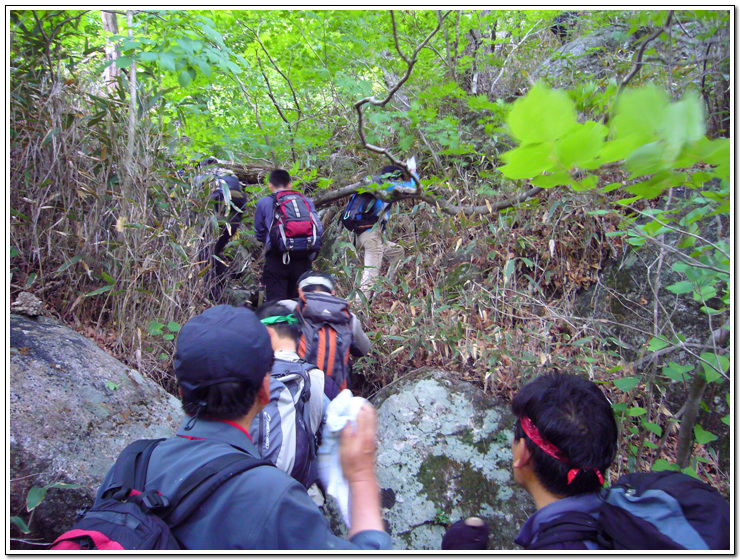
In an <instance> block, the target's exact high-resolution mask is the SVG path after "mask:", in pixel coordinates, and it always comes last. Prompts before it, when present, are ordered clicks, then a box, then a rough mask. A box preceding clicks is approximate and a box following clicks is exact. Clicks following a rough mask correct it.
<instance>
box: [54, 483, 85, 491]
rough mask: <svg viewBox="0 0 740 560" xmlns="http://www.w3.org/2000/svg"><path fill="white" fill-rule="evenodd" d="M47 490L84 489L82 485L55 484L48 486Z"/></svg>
mask: <svg viewBox="0 0 740 560" xmlns="http://www.w3.org/2000/svg"><path fill="white" fill-rule="evenodd" d="M47 488H59V489H60V490H75V489H77V488H84V486H83V485H82V484H69V483H68V482H55V483H53V484H49V485H48V486H47Z"/></svg>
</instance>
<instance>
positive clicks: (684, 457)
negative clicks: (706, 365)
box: [676, 320, 730, 469]
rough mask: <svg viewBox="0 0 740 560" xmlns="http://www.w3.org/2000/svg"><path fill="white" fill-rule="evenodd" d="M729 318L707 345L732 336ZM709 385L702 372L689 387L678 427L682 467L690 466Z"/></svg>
mask: <svg viewBox="0 0 740 560" xmlns="http://www.w3.org/2000/svg"><path fill="white" fill-rule="evenodd" d="M729 326H730V322H729V320H728V321H727V322H726V323H725V325H724V326H722V327H720V328H719V329H717V330H715V331H714V332H713V333H712V335H711V336H710V337H709V340H708V341H707V345H711V346H714V347H715V348H719V347H721V346H723V345H724V344H726V343H727V341H728V340H729V338H730V331H729V330H728V329H727V328H725V327H729ZM706 387H707V380H706V377H705V376H704V374H703V373H702V372H697V373H695V374H694V379H693V380H692V382H691V388H690V389H689V396H688V398H687V399H686V404H685V405H684V407H685V408H684V415H683V418H682V419H681V426H680V427H679V429H678V448H677V450H676V463H677V464H678V466H679V467H681V468H682V469H685V468H686V467H688V466H689V459H691V450H692V448H693V443H694V426H696V419H697V417H698V416H699V406H700V405H701V397H702V395H703V394H704V389H706Z"/></svg>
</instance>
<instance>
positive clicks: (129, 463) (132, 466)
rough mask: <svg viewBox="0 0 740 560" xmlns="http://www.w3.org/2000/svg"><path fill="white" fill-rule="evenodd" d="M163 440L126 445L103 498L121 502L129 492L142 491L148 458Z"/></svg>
mask: <svg viewBox="0 0 740 560" xmlns="http://www.w3.org/2000/svg"><path fill="white" fill-rule="evenodd" d="M164 439H165V438H161V439H140V440H137V441H134V442H133V443H130V444H129V445H127V446H126V448H125V449H124V450H123V451H122V452H121V454H120V455H119V456H118V459H117V460H116V463H115V465H114V466H113V476H112V478H111V483H110V485H109V486H108V488H106V490H105V491H104V493H103V497H104V498H108V497H111V498H113V499H116V500H123V499H124V498H126V497H127V496H128V495H129V494H130V492H131V490H134V489H136V490H140V491H143V490H144V485H145V484H146V471H147V467H148V466H149V458H150V457H151V456H152V452H153V451H154V448H155V447H157V445H159V443H160V442H162V441H164Z"/></svg>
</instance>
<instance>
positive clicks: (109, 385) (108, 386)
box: [105, 381, 118, 391]
mask: <svg viewBox="0 0 740 560" xmlns="http://www.w3.org/2000/svg"><path fill="white" fill-rule="evenodd" d="M105 388H106V389H110V390H111V391H115V390H116V389H118V385H116V384H115V383H113V382H112V381H106V382H105Z"/></svg>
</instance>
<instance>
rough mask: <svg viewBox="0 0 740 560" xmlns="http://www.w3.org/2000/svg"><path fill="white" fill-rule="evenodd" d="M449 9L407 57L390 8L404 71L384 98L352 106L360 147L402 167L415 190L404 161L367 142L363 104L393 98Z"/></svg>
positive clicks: (377, 103) (382, 104) (367, 99)
mask: <svg viewBox="0 0 740 560" xmlns="http://www.w3.org/2000/svg"><path fill="white" fill-rule="evenodd" d="M450 13H451V12H450V11H448V12H446V13H445V14H442V15H440V16H439V18H438V21H437V27H435V28H434V29H433V30H432V31H431V32H430V33H429V35H427V36H426V38H425V39H424V40H423V41H422V42H421V43H420V44H419V45H418V46H417V47H416V49H414V52H413V54H412V55H411V57H410V58H409V57H407V56H406V55H405V54H404V53H403V50H402V49H401V45H400V44H399V42H398V30H397V28H396V19H395V16H394V15H393V11H392V10H391V12H390V14H391V23H392V24H393V40H394V42H395V45H396V51H397V52H398V55H399V56H400V57H401V60H403V61H404V62H405V63H406V72H405V73H404V75H403V76H402V77H401V78H400V79H399V80H398V81H397V82H396V83H395V84H394V85H393V86H392V87H391V88H390V90H389V91H388V94H387V95H386V96H385V98H384V99H377V98H376V97H375V96H371V97H365V98H364V99H360V100H359V101H358V102H357V103H355V105H354V107H355V110H356V111H357V133H358V134H359V136H360V140H361V142H362V147H363V148H365V149H366V150H370V151H371V152H375V153H376V154H380V155H383V156H385V157H387V158H388V160H390V162H391V163H392V164H393V165H397V166H399V167H401V168H402V169H404V170H405V171H406V173H408V174H409V175H411V176H412V179H413V181H414V183H415V184H416V188H417V191H418V190H419V189H420V187H421V184H420V183H419V180H418V179H417V178H416V177H414V176H413V175H412V174H411V172H410V171H409V168H408V167H407V166H406V163H405V162H403V161H401V160H398V159H396V158H395V157H393V155H392V154H391V153H390V151H389V150H388V149H386V148H381V147H380V146H374V145H373V144H370V143H368V141H367V138H366V137H365V123H364V107H365V105H373V106H375V107H385V106H386V105H387V104H388V103H389V102H390V100H391V99H393V96H394V95H395V94H396V92H397V91H398V90H399V89H401V86H402V85H403V84H405V83H406V81H407V80H408V79H409V77H410V76H411V72H412V70H413V69H414V66H415V65H416V63H417V61H418V59H417V56H418V54H419V52H420V51H421V49H423V48H424V47H425V46H426V45H427V43H429V41H430V40H431V39H432V37H434V36H435V35H436V34H437V32H438V31H439V30H440V28H441V27H442V24H443V23H444V20H445V18H446V17H447V16H448V15H450Z"/></svg>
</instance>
